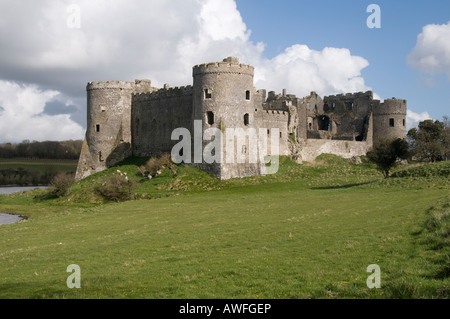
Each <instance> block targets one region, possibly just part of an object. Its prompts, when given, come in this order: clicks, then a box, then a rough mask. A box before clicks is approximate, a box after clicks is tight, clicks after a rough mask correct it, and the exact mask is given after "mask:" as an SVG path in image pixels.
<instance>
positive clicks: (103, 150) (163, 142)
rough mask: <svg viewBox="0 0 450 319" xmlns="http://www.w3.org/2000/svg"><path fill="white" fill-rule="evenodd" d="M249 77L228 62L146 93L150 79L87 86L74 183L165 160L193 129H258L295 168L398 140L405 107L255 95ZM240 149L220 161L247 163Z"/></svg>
mask: <svg viewBox="0 0 450 319" xmlns="http://www.w3.org/2000/svg"><path fill="white" fill-rule="evenodd" d="M253 78H254V67H252V66H250V65H246V64H240V63H239V60H238V59H237V58H234V57H228V58H226V59H224V60H223V61H222V62H214V63H207V64H200V65H196V66H194V67H193V85H192V86H191V85H188V86H184V87H176V88H171V87H169V85H167V84H166V85H164V88H154V87H152V86H151V81H150V80H136V81H135V82H123V81H109V82H89V83H88V85H87V88H86V89H87V116H88V117H87V131H86V137H85V140H84V143H83V147H82V151H81V155H80V159H79V163H78V168H77V172H76V179H77V180H80V179H83V178H85V177H87V176H89V175H91V174H94V173H96V172H100V171H102V170H104V169H106V168H108V167H111V166H113V165H115V164H117V163H119V162H120V161H122V160H124V159H125V158H127V157H130V156H138V157H149V156H154V155H157V154H161V153H171V150H172V149H173V147H174V146H175V145H176V144H177V143H179V141H178V140H172V132H173V131H174V130H175V129H177V128H186V129H187V130H189V131H191V132H193V131H194V123H201V124H202V125H201V129H202V130H203V131H205V130H207V129H208V128H217V129H219V130H220V131H222V132H225V131H226V128H236V129H243V130H244V132H245V131H248V130H249V129H250V128H252V129H256V130H258V129H259V131H261V130H262V129H263V130H264V132H266V131H267V137H268V139H269V140H272V139H271V137H272V135H273V134H274V133H276V134H277V138H278V134H279V139H278V140H279V144H278V152H279V155H290V156H292V157H293V158H294V159H295V160H297V161H298V162H301V161H312V160H314V159H315V158H316V157H317V156H318V155H320V154H322V153H331V154H336V155H339V156H342V157H345V158H351V157H354V156H361V155H365V154H366V153H367V151H368V150H369V149H370V148H371V147H372V145H373V144H374V143H377V142H378V141H381V140H382V139H391V138H406V123H405V120H406V100H402V99H395V98H392V99H386V100H384V102H380V101H379V100H374V99H373V93H372V92H371V91H368V92H365V93H364V92H359V93H354V94H350V93H349V94H345V95H344V94H338V95H333V96H325V97H324V98H323V99H322V98H321V97H320V96H318V95H317V94H316V93H315V92H311V94H310V95H309V96H306V97H303V98H298V97H296V96H295V95H292V94H287V93H286V90H283V92H282V93H281V94H276V93H275V92H273V91H270V92H268V93H267V92H266V90H256V89H255V88H254V86H253ZM225 138H227V137H225ZM228 139H229V137H228ZM202 143H203V145H202V146H205V144H206V143H207V142H206V141H203V142H202ZM232 143H235V141H234V140H233V141H232ZM245 143H246V144H245ZM248 143H249V141H248V140H246V141H245V142H244V145H242V147H239V146H236V147H235V148H234V149H233V151H234V152H235V153H236V154H228V155H227V156H229V155H233V156H234V155H237V154H240V155H242V154H243V156H244V157H245V158H248V156H249V154H248V150H249V145H248ZM193 147H194V146H193ZM268 147H269V148H270V147H271V146H270V145H269V146H268ZM223 152H224V154H225V152H226V150H225V147H224V148H223ZM192 154H194V152H192ZM192 156H194V155H192ZM192 162H194V161H192ZM193 165H196V166H197V167H199V168H200V169H203V170H204V171H206V172H208V173H210V174H212V175H214V176H216V177H217V178H219V179H229V178H234V177H245V176H253V175H260V174H265V166H266V165H265V163H263V162H257V163H253V162H252V163H250V162H249V161H246V162H245V163H238V162H226V163H225V162H214V163H209V162H205V161H204V160H203V161H201V162H196V164H193Z"/></svg>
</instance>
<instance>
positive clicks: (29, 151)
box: [0, 140, 83, 160]
mask: <svg viewBox="0 0 450 319" xmlns="http://www.w3.org/2000/svg"><path fill="white" fill-rule="evenodd" d="M82 145H83V141H81V140H69V141H44V142H37V141H32V142H30V141H29V140H24V141H22V142H21V143H17V144H13V143H4V144H0V158H18V157H20V158H34V159H73V160H76V159H78V158H79V157H80V153H81V147H82Z"/></svg>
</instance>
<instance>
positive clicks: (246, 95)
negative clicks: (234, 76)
mask: <svg viewBox="0 0 450 319" xmlns="http://www.w3.org/2000/svg"><path fill="white" fill-rule="evenodd" d="M245 99H246V100H247V101H250V91H248V90H247V91H245Z"/></svg>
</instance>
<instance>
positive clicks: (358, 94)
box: [323, 91, 373, 100]
mask: <svg viewBox="0 0 450 319" xmlns="http://www.w3.org/2000/svg"><path fill="white" fill-rule="evenodd" d="M361 97H369V98H370V99H372V100H373V92H372V91H366V92H355V93H346V94H342V93H341V94H335V95H327V96H324V97H323V100H325V99H330V100H331V99H356V98H361Z"/></svg>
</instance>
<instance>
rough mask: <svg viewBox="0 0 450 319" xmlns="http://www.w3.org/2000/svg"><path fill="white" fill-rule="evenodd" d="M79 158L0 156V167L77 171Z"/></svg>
mask: <svg viewBox="0 0 450 319" xmlns="http://www.w3.org/2000/svg"><path fill="white" fill-rule="evenodd" d="M77 165H78V161H77V160H54V159H28V158H12V159H9V158H0V169H8V168H11V169H18V168H20V167H22V168H23V169H25V170H28V171H42V170H45V169H57V170H58V171H63V172H75V171H76V170H77Z"/></svg>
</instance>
